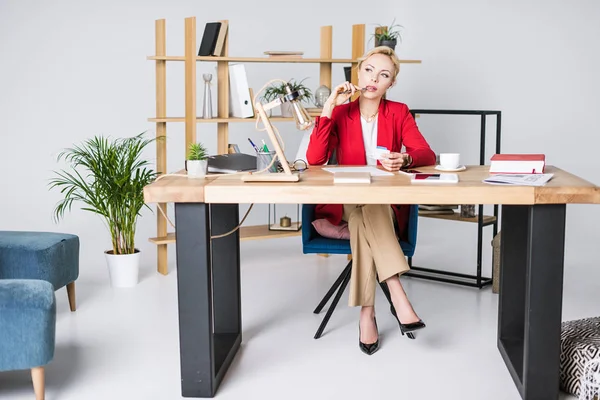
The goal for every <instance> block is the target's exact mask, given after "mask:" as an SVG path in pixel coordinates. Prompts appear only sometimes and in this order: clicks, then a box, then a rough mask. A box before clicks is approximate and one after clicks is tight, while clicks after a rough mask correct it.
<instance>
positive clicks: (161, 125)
mask: <svg viewBox="0 0 600 400" xmlns="http://www.w3.org/2000/svg"><path fill="white" fill-rule="evenodd" d="M221 22H227V25H228V26H229V21H221ZM228 29H229V28H228ZM184 32H185V33H184V49H185V51H184V53H185V54H184V55H183V56H170V55H167V52H166V30H165V20H164V19H159V20H156V21H155V36H156V37H155V41H156V51H155V54H154V55H153V56H148V57H147V59H148V60H151V61H154V62H155V63H156V115H155V116H153V117H151V118H148V121H150V122H154V123H156V135H157V136H166V135H167V123H174V122H176V123H184V124H185V148H184V149H182V150H183V151H184V154H185V152H186V149H187V148H188V147H189V145H190V143H195V142H196V136H197V124H206V123H214V124H217V153H218V154H226V153H227V148H228V145H229V124H230V123H240V122H254V121H255V119H254V118H231V117H230V116H229V63H234V62H235V63H294V64H318V65H319V85H327V86H328V87H330V88H331V87H332V81H331V71H332V65H333V64H350V65H352V66H353V67H356V65H357V59H358V58H359V57H360V56H362V55H363V54H364V53H365V25H364V24H358V25H353V26H352V54H351V58H333V57H332V54H333V52H332V49H333V40H332V38H333V35H332V33H333V28H332V26H323V27H321V38H320V41H321V42H320V53H319V58H296V57H265V56H263V57H230V56H229V32H228V33H227V36H226V38H225V43H224V45H223V53H222V55H221V56H219V57H199V56H198V55H197V53H198V46H197V43H196V34H197V32H196V18H195V17H189V18H186V19H185V27H184ZM167 62H183V63H184V64H185V66H184V70H185V115H184V116H179V117H168V116H167V115H166V109H167V107H166V88H167V81H166V64H167ZM198 62H215V63H217V82H218V85H217V117H216V118H212V119H203V118H198V116H197V115H196V99H197V86H196V83H197V81H196V63H198ZM400 62H401V63H405V64H419V63H421V61H420V60H401V61H400ZM351 81H352V82H353V83H355V84H356V83H357V81H358V76H357V71H356V68H352V79H351ZM270 120H271V121H272V122H289V121H293V119H292V118H284V117H273V118H270ZM156 146H157V147H156V168H157V171H158V172H159V173H165V172H166V165H167V151H166V150H167V148H166V141H164V140H163V141H159V142H157V145H156ZM157 207H160V208H162V209H163V211H164V212H165V214H166V211H167V210H166V204H165V203H161V204H158V206H157ZM156 214H157V221H156V223H157V229H156V230H157V237H154V238H150V239H149V240H150V242H152V243H154V244H156V246H157V263H158V267H157V269H158V272H160V273H161V274H165V275H166V274H167V273H168V266H167V246H168V244H171V243H174V242H175V234H174V233H168V232H167V221H166V219H165V218H164V217H163V215H162V213H160V211H159V210H157V212H156ZM300 234H301V232H300V231H297V232H294V231H270V230H269V229H268V226H267V225H258V226H243V227H241V229H240V237H241V239H242V240H253V239H270V238H280V237H290V236H299V235H300Z"/></svg>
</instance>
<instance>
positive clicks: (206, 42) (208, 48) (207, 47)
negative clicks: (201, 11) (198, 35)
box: [198, 22, 221, 56]
mask: <svg viewBox="0 0 600 400" xmlns="http://www.w3.org/2000/svg"><path fill="white" fill-rule="evenodd" d="M220 29H221V23H220V22H208V23H207V24H206V25H205V26H204V33H203V34H202V41H201V42H200V48H199V49H198V55H199V56H212V55H213V53H214V51H215V47H216V45H217V40H218V39H219V30H220Z"/></svg>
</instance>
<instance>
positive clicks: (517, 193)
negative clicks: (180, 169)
mask: <svg viewBox="0 0 600 400" xmlns="http://www.w3.org/2000/svg"><path fill="white" fill-rule="evenodd" d="M419 170H420V171H423V172H437V171H436V170H435V169H434V168H433V166H430V167H419ZM488 171H489V165H483V166H481V165H474V166H467V169H466V170H465V171H462V172H457V174H458V176H459V183H457V184H411V182H410V177H409V176H407V175H404V174H396V175H394V176H382V177H373V178H372V182H371V184H335V185H334V183H333V174H331V173H329V172H327V171H323V170H322V169H321V167H315V166H311V167H310V168H309V169H308V170H307V171H305V172H303V173H301V175H300V182H294V183H281V182H277V183H276V182H273V183H269V182H243V181H242V180H241V179H240V175H209V177H207V178H206V179H188V178H186V177H179V176H166V177H164V178H162V179H160V180H159V181H157V182H154V183H152V184H150V185H148V186H146V187H145V188H144V199H145V201H146V203H157V202H175V203H190V202H205V203H278V204H285V203H289V204H298V203H304V204H310V203H313V204H336V203H350V204H571V203H578V204H592V203H600V188H599V187H598V186H596V185H594V184H592V183H590V182H588V181H586V180H584V179H581V178H579V177H577V176H575V175H573V174H570V173H568V172H566V171H563V170H561V169H559V168H556V167H553V166H547V167H546V172H547V173H553V174H554V177H553V178H552V180H550V182H548V183H547V184H546V185H545V186H542V187H531V186H508V185H507V186H500V185H490V184H486V183H483V182H482V180H483V179H485V178H486V177H488V176H489V173H488Z"/></svg>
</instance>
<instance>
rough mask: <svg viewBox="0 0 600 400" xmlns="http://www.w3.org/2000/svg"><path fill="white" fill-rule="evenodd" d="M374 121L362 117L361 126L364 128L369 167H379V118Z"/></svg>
mask: <svg viewBox="0 0 600 400" xmlns="http://www.w3.org/2000/svg"><path fill="white" fill-rule="evenodd" d="M378 117H379V116H376V117H375V118H374V119H373V121H371V122H367V120H366V119H365V118H364V117H363V116H362V115H361V117H360V124H361V126H362V134H363V142H364V144H365V155H366V157H367V165H377V153H376V152H375V149H376V148H377V118H378Z"/></svg>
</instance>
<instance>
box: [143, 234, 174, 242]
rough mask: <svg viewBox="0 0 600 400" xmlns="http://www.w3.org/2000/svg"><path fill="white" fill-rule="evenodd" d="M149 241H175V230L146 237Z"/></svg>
mask: <svg viewBox="0 0 600 400" xmlns="http://www.w3.org/2000/svg"><path fill="white" fill-rule="evenodd" d="M148 241H149V242H150V243H154V244H169V243H175V232H170V233H167V236H159V237H153V238H150V239H148Z"/></svg>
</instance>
